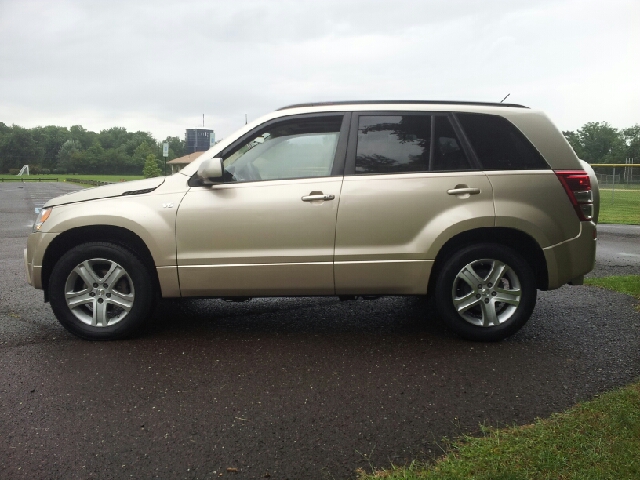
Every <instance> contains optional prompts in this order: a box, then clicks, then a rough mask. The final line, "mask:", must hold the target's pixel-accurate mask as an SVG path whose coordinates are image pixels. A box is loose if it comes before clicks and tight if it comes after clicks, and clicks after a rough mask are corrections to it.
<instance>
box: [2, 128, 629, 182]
mask: <svg viewBox="0 0 640 480" xmlns="http://www.w3.org/2000/svg"><path fill="white" fill-rule="evenodd" d="M562 133H563V134H564V136H565V138H566V139H567V140H568V141H569V143H570V144H571V146H572V147H573V149H574V150H575V152H576V154H577V155H578V157H580V158H581V159H583V160H586V161H587V162H589V163H592V164H597V163H625V160H626V159H627V158H633V159H634V160H635V163H640V125H637V124H636V125H634V126H633V127H629V128H623V129H616V128H614V127H612V126H611V125H609V124H608V123H607V122H589V123H586V124H585V125H583V126H582V127H581V128H579V129H577V130H575V131H564V132H562ZM164 142H167V143H169V156H168V157H167V160H172V159H174V158H178V157H181V156H183V155H184V154H185V142H184V140H183V139H181V138H179V137H167V138H165V139H164V140H163V141H161V142H158V141H156V140H155V139H154V138H153V137H152V136H151V134H150V133H147V132H140V131H138V132H128V131H127V130H126V129H125V128H122V127H113V128H109V129H108V130H101V131H100V133H95V132H91V131H88V130H86V129H84V128H83V127H82V126H81V125H74V126H72V127H71V128H67V127H57V126H54V125H49V126H46V127H35V128H31V129H27V128H22V127H20V126H18V125H12V126H8V125H5V124H4V123H2V122H0V173H17V171H18V170H19V169H20V168H21V167H22V166H23V165H29V170H30V171H31V172H32V173H34V174H37V173H57V174H73V173H78V174H103V175H109V174H110V175H142V174H144V175H145V176H150V175H151V176H153V175H159V174H161V173H162V171H163V168H164V158H163V157H162V143H164Z"/></svg>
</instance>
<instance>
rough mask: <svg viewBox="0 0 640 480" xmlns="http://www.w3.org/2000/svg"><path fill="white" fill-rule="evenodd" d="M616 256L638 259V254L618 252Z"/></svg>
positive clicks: (639, 255)
mask: <svg viewBox="0 0 640 480" xmlns="http://www.w3.org/2000/svg"><path fill="white" fill-rule="evenodd" d="M618 255H622V256H623V257H640V253H626V252H619V253H618Z"/></svg>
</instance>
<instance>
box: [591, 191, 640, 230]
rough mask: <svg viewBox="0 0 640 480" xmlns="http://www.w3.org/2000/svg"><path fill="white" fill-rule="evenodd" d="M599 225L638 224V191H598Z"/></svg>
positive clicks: (639, 220)
mask: <svg viewBox="0 0 640 480" xmlns="http://www.w3.org/2000/svg"><path fill="white" fill-rule="evenodd" d="M598 221H599V223H624V224H635V225H638V224H640V190H638V189H632V190H618V189H616V190H615V191H613V190H611V189H600V218H599V219H598Z"/></svg>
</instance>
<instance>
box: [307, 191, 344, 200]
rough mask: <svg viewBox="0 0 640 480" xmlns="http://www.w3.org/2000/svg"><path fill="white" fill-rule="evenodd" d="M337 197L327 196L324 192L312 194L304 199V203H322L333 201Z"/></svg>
mask: <svg viewBox="0 0 640 480" xmlns="http://www.w3.org/2000/svg"><path fill="white" fill-rule="evenodd" d="M334 198H336V196H335V195H325V194H324V193H322V192H311V193H310V194H309V195H305V196H304V197H302V201H303V202H322V201H324V200H333V199H334Z"/></svg>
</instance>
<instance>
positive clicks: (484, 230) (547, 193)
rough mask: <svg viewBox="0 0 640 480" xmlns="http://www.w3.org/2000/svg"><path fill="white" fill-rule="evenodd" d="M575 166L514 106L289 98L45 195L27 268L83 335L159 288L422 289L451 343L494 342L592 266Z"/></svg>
mask: <svg viewBox="0 0 640 480" xmlns="http://www.w3.org/2000/svg"><path fill="white" fill-rule="evenodd" d="M583 165H584V164H583V163H581V161H580V160H579V159H578V158H577V157H576V155H575V153H574V152H573V150H572V149H571V147H570V146H569V144H568V143H567V142H566V141H565V139H564V137H563V136H562V134H561V133H560V132H559V131H558V129H557V128H556V127H555V126H554V125H553V124H552V123H551V122H550V121H549V119H548V118H547V117H546V116H545V115H544V114H543V113H541V112H538V111H535V110H530V109H529V108H526V107H522V106H520V105H505V104H485V103H470V102H423V101H410V102H409V101H383V102H332V103H320V104H303V105H293V106H290V107H285V108H282V109H280V110H278V111H276V112H273V113H271V114H269V115H267V116H265V117H263V118H261V119H259V120H257V121H256V122H254V123H252V124H249V125H246V126H245V127H244V128H242V129H241V130H239V131H238V132H236V133H235V134H234V135H231V136H230V137H228V138H227V139H225V140H224V141H222V142H220V143H218V144H217V145H215V146H214V147H213V148H211V149H210V150H209V151H207V152H205V153H203V154H202V155H201V156H200V157H199V158H198V159H197V160H196V161H194V162H193V163H192V164H191V165H189V166H187V167H186V168H185V169H183V170H182V171H181V172H179V173H176V174H174V175H172V176H170V177H166V178H165V177H157V178H150V179H147V180H140V181H136V182H127V183H122V184H114V185H107V186H103V187H98V188H92V189H87V190H83V191H79V192H76V193H71V194H68V195H64V196H61V197H58V198H54V199H53V200H51V201H49V202H48V203H47V204H46V205H45V207H44V208H43V209H42V211H41V212H40V215H39V216H38V219H37V221H36V223H35V224H34V227H33V233H32V234H31V235H30V236H29V239H28V243H27V249H26V250H25V254H24V258H25V266H26V270H27V277H28V281H29V283H30V284H31V285H33V286H34V287H35V288H38V289H43V290H44V292H45V300H46V301H50V302H51V307H52V309H53V311H54V313H55V315H56V317H57V318H58V319H59V321H60V322H61V323H62V325H64V327H65V328H67V329H68V330H69V331H70V332H72V333H74V334H76V335H78V336H80V337H82V338H86V339H114V338H121V337H123V336H126V335H130V334H132V333H133V332H135V331H136V330H138V329H139V328H140V326H141V325H142V324H143V323H144V321H145V319H146V318H147V317H149V315H150V313H151V311H152V308H153V307H154V305H155V303H156V301H157V298H158V297H163V298H172V297H223V298H231V299H241V298H246V297H256V296H285V295H286V296H295V295H305V296H306V295H337V296H340V297H341V298H343V299H348V298H356V297H357V296H365V297H368V296H377V295H428V296H430V297H431V298H432V299H433V300H434V301H435V305H436V307H437V310H438V312H439V314H440V317H441V318H442V320H443V321H444V322H445V323H446V324H447V325H448V326H449V328H451V329H452V330H454V331H455V332H457V333H458V334H459V335H461V336H463V337H465V338H468V339H471V340H482V341H495V340H500V339H502V338H505V337H507V336H509V335H511V334H513V333H514V332H516V331H517V330H519V329H520V328H521V327H522V326H523V325H524V324H525V322H526V321H527V320H528V318H529V317H530V315H531V313H532V311H533V308H534V306H535V303H536V293H537V290H538V289H540V290H548V289H554V288H558V287H560V286H562V285H564V284H567V283H571V284H580V283H582V279H583V277H584V275H585V274H586V273H587V272H589V271H590V270H591V269H592V268H593V265H594V260H595V250H596V224H595V220H596V215H597V200H596V202H595V203H594V198H596V199H597V196H595V195H594V194H595V193H597V184H596V183H595V178H594V177H593V175H590V173H592V171H589V169H588V167H587V170H585V167H584V166H583Z"/></svg>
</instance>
